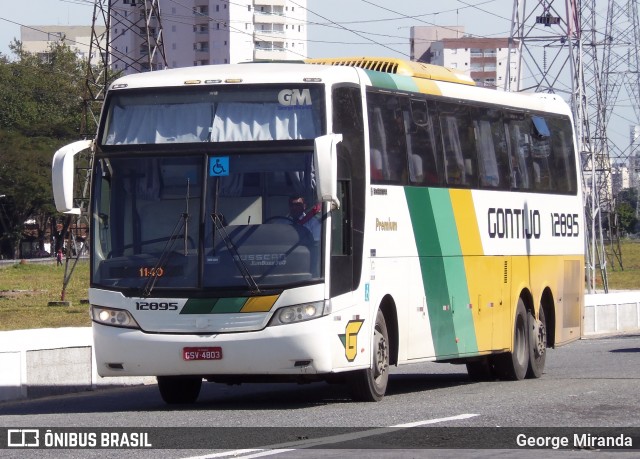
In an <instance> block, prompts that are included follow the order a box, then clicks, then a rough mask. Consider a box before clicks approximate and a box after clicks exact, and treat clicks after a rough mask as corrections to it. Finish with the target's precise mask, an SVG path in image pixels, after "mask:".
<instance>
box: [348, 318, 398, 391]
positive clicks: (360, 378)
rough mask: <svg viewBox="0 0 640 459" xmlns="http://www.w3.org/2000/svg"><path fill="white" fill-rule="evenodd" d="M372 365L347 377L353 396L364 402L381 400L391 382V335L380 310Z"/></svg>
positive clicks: (374, 338) (375, 332)
mask: <svg viewBox="0 0 640 459" xmlns="http://www.w3.org/2000/svg"><path fill="white" fill-rule="evenodd" d="M371 354H372V357H371V359H372V367H371V368H367V369H365V370H357V371H354V372H352V373H350V374H349V375H348V377H347V385H348V387H349V392H350V393H351V398H352V399H353V400H357V401H362V402H379V401H380V400H382V398H383V397H384V394H385V392H386V391H387V383H388V382H389V335H388V333H387V323H386V322H385V320H384V314H382V311H380V310H378V314H377V315H376V324H375V328H374V337H373V349H372V350H371Z"/></svg>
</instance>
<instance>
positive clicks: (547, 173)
mask: <svg viewBox="0 0 640 459" xmlns="http://www.w3.org/2000/svg"><path fill="white" fill-rule="evenodd" d="M531 127H532V129H531V161H532V163H531V164H532V171H531V172H532V176H533V186H534V188H535V189H536V191H551V189H552V182H551V170H550V168H549V156H550V155H551V133H550V132H549V127H548V126H547V123H546V121H545V119H544V118H543V117H541V116H532V117H531Z"/></svg>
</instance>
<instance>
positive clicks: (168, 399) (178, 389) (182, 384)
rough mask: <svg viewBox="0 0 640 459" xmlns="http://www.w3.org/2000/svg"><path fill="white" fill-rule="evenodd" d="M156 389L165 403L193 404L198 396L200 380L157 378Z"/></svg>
mask: <svg viewBox="0 0 640 459" xmlns="http://www.w3.org/2000/svg"><path fill="white" fill-rule="evenodd" d="M157 379H158V389H160V396H161V397H162V400H164V402H165V403H168V404H170V405H173V404H178V403H194V402H195V401H196V400H197V399H198V395H200V388H201V387H202V378H199V377H194V376H158V377H157Z"/></svg>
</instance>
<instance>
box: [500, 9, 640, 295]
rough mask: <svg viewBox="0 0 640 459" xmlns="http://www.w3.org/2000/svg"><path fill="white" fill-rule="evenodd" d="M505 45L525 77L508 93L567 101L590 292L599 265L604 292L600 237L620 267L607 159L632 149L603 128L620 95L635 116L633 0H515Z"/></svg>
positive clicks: (639, 109) (639, 104) (638, 108)
mask: <svg viewBox="0 0 640 459" xmlns="http://www.w3.org/2000/svg"><path fill="white" fill-rule="evenodd" d="M510 46H512V47H516V48H518V49H519V51H520V53H519V54H518V56H519V59H520V62H519V65H518V66H517V68H519V69H522V70H526V71H528V75H526V76H524V78H523V79H516V80H518V81H520V85H519V87H511V86H510V85H511V84H512V81H511V78H510V77H508V78H507V79H506V82H505V89H506V90H512V91H513V90H515V91H520V90H529V91H531V90H534V91H540V92H553V93H560V94H565V95H566V97H567V99H569V101H570V104H571V107H572V110H573V115H574V122H575V127H576V135H577V148H578V152H579V153H580V156H581V160H582V161H581V164H582V182H583V189H584V199H585V202H584V204H585V220H586V221H585V226H586V228H585V233H584V234H585V246H586V254H587V260H586V262H587V266H586V268H587V270H586V271H587V282H588V290H589V291H590V292H591V291H594V289H595V282H596V270H597V269H598V270H599V272H600V276H601V278H602V283H603V288H604V291H605V292H607V291H608V279H607V257H606V251H605V240H606V241H607V242H608V243H609V244H610V252H611V254H612V255H613V257H614V259H615V260H616V261H617V262H618V263H619V265H620V267H622V256H621V253H620V242H619V232H618V222H617V218H616V212H615V200H614V197H613V196H612V189H611V158H612V157H617V158H623V157H624V156H625V154H626V155H627V156H628V154H629V150H630V148H627V147H626V146H625V147H621V146H619V145H617V144H616V143H615V142H613V141H612V139H611V136H609V133H608V128H609V126H610V122H611V117H612V115H614V114H615V112H616V110H618V103H619V101H620V100H621V95H622V94H623V93H627V95H626V97H622V99H626V100H624V102H623V105H628V104H629V103H631V104H632V105H633V106H634V110H635V118H636V119H640V95H639V91H640V88H639V87H638V82H640V80H639V78H640V75H639V74H638V46H639V45H638V6H637V1H636V0H608V1H607V2H603V1H601V0H600V1H598V2H597V5H596V0H557V1H554V0H539V1H532V2H529V3H528V4H527V2H526V0H514V3H513V15H512V28H511V36H510ZM510 56H511V53H510ZM509 69H511V66H510V65H509V66H508V70H509ZM508 76H509V75H508ZM625 118H626V119H628V116H626V117H625ZM613 266H614V267H615V264H614V265H613Z"/></svg>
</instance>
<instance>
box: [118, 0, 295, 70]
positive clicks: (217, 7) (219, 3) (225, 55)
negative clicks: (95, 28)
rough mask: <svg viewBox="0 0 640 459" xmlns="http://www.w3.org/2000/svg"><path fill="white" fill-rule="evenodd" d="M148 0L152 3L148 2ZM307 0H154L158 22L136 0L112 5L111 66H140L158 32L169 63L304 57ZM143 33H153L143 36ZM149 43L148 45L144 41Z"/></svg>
mask: <svg viewBox="0 0 640 459" xmlns="http://www.w3.org/2000/svg"><path fill="white" fill-rule="evenodd" d="M148 3H151V2H148ZM306 3H307V2H306V0H297V1H296V2H295V3H293V2H291V1H288V0H234V1H229V0H182V1H180V2H175V1H169V0H156V4H157V6H158V9H159V12H160V14H159V16H160V21H158V18H157V17H155V16H151V17H145V7H144V3H143V2H140V1H139V0H115V1H113V3H112V6H111V37H112V38H111V43H112V53H111V54H112V63H111V66H112V69H113V70H117V71H124V72H125V73H133V72H139V71H145V70H148V68H149V62H150V61H152V62H151V66H152V67H153V68H162V67H163V62H162V57H161V56H160V55H159V54H158V53H156V55H155V56H154V57H153V59H150V58H149V52H153V45H154V43H155V41H154V39H155V38H158V37H160V33H159V32H160V26H161V30H162V35H161V38H162V42H163V43H164V51H165V58H166V63H167V66H168V67H169V68H177V67H188V66H192V65H208V64H226V63H239V62H248V61H253V60H300V59H304V58H306V57H307V24H306V21H307V11H306ZM147 37H152V39H151V40H147ZM149 45H151V46H149Z"/></svg>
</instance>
